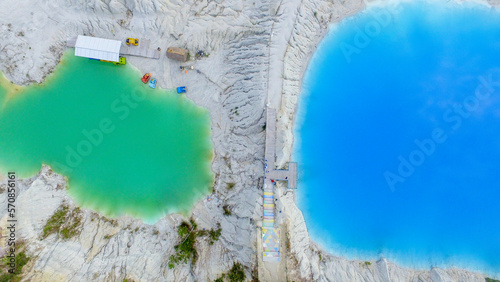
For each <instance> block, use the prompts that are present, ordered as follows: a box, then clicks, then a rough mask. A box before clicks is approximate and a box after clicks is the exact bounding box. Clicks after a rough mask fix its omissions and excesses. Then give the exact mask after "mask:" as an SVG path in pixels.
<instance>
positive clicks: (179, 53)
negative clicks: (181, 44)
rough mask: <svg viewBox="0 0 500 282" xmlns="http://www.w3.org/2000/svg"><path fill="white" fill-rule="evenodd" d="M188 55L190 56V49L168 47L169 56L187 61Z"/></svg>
mask: <svg viewBox="0 0 500 282" xmlns="http://www.w3.org/2000/svg"><path fill="white" fill-rule="evenodd" d="M187 57H188V51H187V50H186V49H182V48H177V47H168V49H167V58H170V59H172V60H177V61H181V62H185V61H187Z"/></svg>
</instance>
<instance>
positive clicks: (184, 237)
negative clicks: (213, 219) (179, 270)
mask: <svg viewBox="0 0 500 282" xmlns="http://www.w3.org/2000/svg"><path fill="white" fill-rule="evenodd" d="M221 233H222V228H221V227H220V223H217V229H215V230H214V229H211V230H208V231H207V230H198V226H197V224H196V222H194V220H193V219H190V220H189V222H187V221H183V222H182V223H181V225H179V227H178V229H177V234H179V239H180V240H181V242H180V243H179V244H178V245H176V246H175V247H174V248H175V251H176V253H175V254H174V255H171V256H170V258H169V261H168V268H170V269H172V268H174V267H175V265H176V264H179V263H188V262H191V263H192V264H194V263H196V260H197V259H198V251H197V250H196V246H195V244H196V239H197V238H198V237H203V236H208V239H209V242H208V243H209V244H210V245H213V244H214V243H215V241H217V240H219V237H220V235H221Z"/></svg>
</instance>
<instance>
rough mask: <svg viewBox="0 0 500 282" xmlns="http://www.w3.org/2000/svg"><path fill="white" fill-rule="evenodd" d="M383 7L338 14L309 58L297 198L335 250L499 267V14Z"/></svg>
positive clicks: (468, 8)
mask: <svg viewBox="0 0 500 282" xmlns="http://www.w3.org/2000/svg"><path fill="white" fill-rule="evenodd" d="M452 2H453V1H452ZM394 7H395V6H385V7H384V8H381V7H371V8H369V9H368V10H366V11H365V12H363V13H361V14H358V15H357V16H355V17H354V18H350V19H348V20H345V21H343V22H341V23H340V24H338V25H337V26H336V27H334V28H333V30H332V31H331V32H330V34H328V36H326V38H325V39H324V40H323V42H322V43H321V44H320V46H319V48H318V51H317V52H316V54H315V55H314V57H313V59H312V61H311V63H310V65H309V68H308V71H307V73H306V77H305V81H304V86H303V97H304V98H303V99H302V101H301V105H300V107H299V115H298V117H299V118H298V122H297V132H296V133H297V134H296V136H298V142H297V143H296V148H295V153H296V156H297V159H298V160H299V162H300V169H301V170H302V175H300V177H301V179H300V184H299V193H300V195H299V196H300V197H299V205H300V207H301V209H302V210H303V212H304V216H305V219H306V223H307V224H308V228H309V230H310V232H311V234H312V237H313V239H315V240H317V241H320V242H321V243H322V244H323V245H324V246H325V247H327V248H328V249H329V250H330V251H332V252H333V253H335V254H339V255H344V256H347V257H350V258H358V259H377V258H379V257H381V256H384V257H386V258H388V259H391V260H395V261H397V262H398V263H401V264H403V265H405V266H409V267H416V268H428V267H430V266H439V267H450V266H456V267H463V268H467V269H470V270H476V271H481V272H484V273H487V274H488V275H490V276H496V277H499V276H500V68H499V67H500V65H499V64H500V12H498V11H494V10H491V9H489V8H487V7H483V6H479V5H478V4H465V5H463V6H459V5H457V4H450V3H447V4H444V3H442V2H441V3H435V2H433V3H430V2H422V1H415V2H413V3H406V4H400V5H399V6H397V7H396V9H394ZM387 10H389V11H392V12H393V16H392V18H389V19H390V24H388V25H386V24H387V22H385V20H384V17H381V18H380V15H383V13H385V12H384V11H387ZM376 15H379V21H380V22H381V23H382V24H376V23H377V21H376V20H375V19H376V18H377V16H376ZM380 19H382V20H380ZM384 25H385V26H384ZM377 26H379V27H381V28H380V30H377ZM366 28H368V32H371V33H370V34H369V35H368V37H367V38H368V40H366V39H367V38H365V41H362V40H361V39H362V38H360V37H359V36H358V38H356V36H357V34H359V32H360V30H362V31H366ZM377 31H380V32H377ZM356 39H358V42H356ZM480 77H483V78H484V79H485V80H486V81H488V80H491V81H490V82H489V85H488V86H487V87H486V86H485V83H482V82H481V79H480ZM476 89H478V90H479V92H478V93H477V96H476V94H475V93H476ZM479 98H481V99H479ZM464 104H465V106H464ZM419 142H420V147H419V146H418V145H417V143H419ZM422 144H423V145H422ZM410 160H411V161H412V162H413V165H412V163H411V162H410ZM398 169H400V170H401V171H398Z"/></svg>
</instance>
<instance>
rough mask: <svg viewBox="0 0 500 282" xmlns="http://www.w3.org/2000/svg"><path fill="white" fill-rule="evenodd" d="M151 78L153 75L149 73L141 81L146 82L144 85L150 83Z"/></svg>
mask: <svg viewBox="0 0 500 282" xmlns="http://www.w3.org/2000/svg"><path fill="white" fill-rule="evenodd" d="M150 78H151V73H149V72H148V73H147V74H145V75H144V76H143V77H142V78H141V80H142V82H144V84H146V83H148V81H149V79H150Z"/></svg>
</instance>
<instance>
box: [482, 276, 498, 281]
mask: <svg viewBox="0 0 500 282" xmlns="http://www.w3.org/2000/svg"><path fill="white" fill-rule="evenodd" d="M485 280H486V282H500V280H497V279H493V278H488V277H486V278H485Z"/></svg>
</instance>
